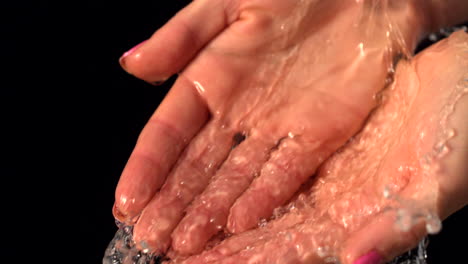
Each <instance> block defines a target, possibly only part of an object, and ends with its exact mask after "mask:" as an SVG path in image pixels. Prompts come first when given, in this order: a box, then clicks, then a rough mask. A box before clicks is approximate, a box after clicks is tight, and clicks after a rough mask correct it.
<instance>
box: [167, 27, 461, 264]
mask: <svg viewBox="0 0 468 264" xmlns="http://www.w3.org/2000/svg"><path fill="white" fill-rule="evenodd" d="M434 62H437V63H434ZM467 69H468V34H466V33H463V32H457V33H455V34H453V35H452V36H451V37H450V38H449V39H446V40H443V41H441V42H440V43H438V44H436V45H433V46H432V47H430V48H429V49H427V50H426V51H423V52H422V53H420V54H418V55H417V56H416V57H415V58H414V59H413V60H411V61H401V62H400V63H399V64H398V68H397V71H396V74H395V82H394V83H393V85H392V86H391V87H389V88H388V89H387V90H386V91H384V92H383V94H382V98H383V99H382V104H381V105H380V106H379V107H378V108H377V109H376V110H375V111H374V112H373V113H372V115H371V116H370V118H369V120H368V122H367V123H366V125H365V127H364V128H363V129H362V130H361V132H360V133H359V134H358V135H357V136H356V137H354V138H353V140H351V141H349V142H348V143H347V144H346V145H345V146H344V148H343V149H341V150H340V151H339V152H337V153H335V154H334V155H333V156H332V157H331V158H330V159H329V160H327V161H326V162H325V163H324V164H323V166H321V168H320V169H319V171H318V173H317V175H316V178H315V179H313V180H312V181H311V182H310V183H309V186H308V187H307V188H305V189H304V191H302V192H301V194H299V195H298V196H297V197H296V198H295V199H294V200H293V201H292V202H291V203H290V204H289V205H288V206H287V207H286V209H287V213H285V214H284V215H282V216H279V217H278V218H277V219H275V220H273V221H271V222H269V223H267V224H266V225H265V226H264V227H259V228H257V229H255V230H251V231H247V232H245V233H242V234H238V235H234V236H232V237H230V238H228V239H226V240H224V241H223V242H222V243H221V244H219V245H217V246H216V247H214V248H213V249H210V250H207V251H204V252H203V253H201V254H199V255H196V256H192V257H190V258H188V259H186V260H185V261H180V262H179V261H177V256H175V257H173V259H175V261H173V262H172V263H183V264H201V263H203V264H210V263H220V264H227V263H258V264H263V263H265V264H266V263H268V264H271V263H278V264H288V263H295V264H298V263H323V261H324V258H326V257H328V258H331V257H332V258H334V257H338V258H339V259H340V260H341V263H344V264H351V263H383V262H382V261H383V260H386V261H390V260H391V259H393V258H394V257H396V256H398V255H399V254H401V253H403V252H405V251H407V250H409V249H411V248H412V247H414V246H415V245H416V244H417V243H418V242H419V241H420V239H422V238H423V237H424V235H425V234H426V233H427V232H437V230H438V229H439V228H440V219H439V217H440V218H441V219H444V218H445V217H447V216H448V215H450V214H451V213H453V212H454V211H456V210H458V209H460V208H461V207H463V206H464V205H466V204H468V194H467V193H466V187H467V186H468V178H467V177H466V174H467V172H468V164H467V163H466V158H467V157H468V123H467V122H466V120H467V117H468V96H467V94H468V70H467ZM361 256H363V257H362V258H360V257H361ZM358 259H359V260H360V261H361V262H355V261H356V260H358ZM364 260H367V261H368V262H365V261H364ZM370 260H372V261H373V262H370ZM252 261H254V262H252Z"/></svg>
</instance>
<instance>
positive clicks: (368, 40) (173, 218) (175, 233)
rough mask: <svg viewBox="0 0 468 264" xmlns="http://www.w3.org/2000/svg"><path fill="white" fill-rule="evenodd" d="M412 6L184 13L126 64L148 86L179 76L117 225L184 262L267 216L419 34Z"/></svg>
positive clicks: (137, 157) (135, 162)
mask: <svg viewBox="0 0 468 264" xmlns="http://www.w3.org/2000/svg"><path fill="white" fill-rule="evenodd" d="M409 3H412V2H408V4H407V5H405V6H404V7H401V6H400V7H398V12H396V13H395V14H394V13H393V12H392V11H393V10H392V9H391V8H390V7H388V8H387V7H384V6H380V7H378V4H377V2H376V4H377V6H372V5H369V4H368V3H363V2H359V1H338V0H336V1H313V0H308V1H296V0H288V1H255V0H251V1H223V0H216V1H207V0H198V1H195V2H193V3H192V4H190V5H189V6H188V7H187V8H185V9H184V10H182V11H181V12H180V13H179V14H177V15H176V16H175V17H174V18H173V19H172V20H171V21H170V22H169V23H168V24H167V25H166V26H164V27H163V28H162V29H160V30H159V31H157V32H156V33H155V34H154V35H153V36H152V37H151V39H149V40H148V41H146V42H145V43H143V44H142V45H140V46H139V47H137V48H136V49H135V50H133V51H132V52H131V53H130V54H126V56H124V57H123V58H122V60H121V63H122V66H123V67H124V68H125V69H127V71H129V72H130V73H132V74H134V75H136V76H138V77H140V78H142V79H145V80H147V81H150V82H157V81H160V80H164V79H166V78H167V77H169V76H170V75H172V74H173V73H176V72H179V71H181V73H180V75H179V78H178V80H177V81H176V83H175V85H174V87H173V88H172V89H171V91H170V93H169V94H168V96H167V97H166V98H165V100H164V101H163V102H162V104H161V105H160V107H159V108H158V110H157V111H156V112H155V114H154V116H153V117H152V118H151V120H150V121H149V122H148V124H147V125H146V127H145V128H144V130H143V131H142V133H141V135H140V138H139V140H138V142H137V145H136V147H135V149H134V151H133V153H132V155H131V157H130V159H129V161H128V164H127V166H126V168H125V170H124V172H123V174H122V177H121V180H120V182H119V185H118V187H117V190H116V204H115V208H114V214H115V217H116V218H118V219H119V220H121V221H124V222H126V223H128V224H135V228H134V238H135V240H136V241H138V242H144V245H142V246H144V247H149V248H150V249H151V250H152V251H156V252H165V251H166V249H167V248H168V247H169V246H170V245H171V240H172V248H173V249H174V250H176V251H177V252H179V254H183V255H184V254H185V255H189V254H194V253H198V252H200V251H202V250H203V248H204V245H205V244H206V242H207V241H208V240H209V239H210V238H211V237H212V236H213V235H215V234H216V233H218V232H219V231H220V230H222V229H224V228H227V230H228V231H229V232H231V233H240V232H243V231H246V230H248V229H251V228H253V227H256V226H257V223H258V222H259V221H260V220H261V219H265V218H269V217H270V216H271V214H272V212H273V209H274V208H276V207H278V206H280V205H282V204H284V203H285V202H286V201H287V200H289V199H290V198H291V197H292V195H293V194H294V193H295V192H296V191H297V190H298V188H299V187H300V186H301V184H302V183H304V182H305V181H306V180H307V179H308V178H309V177H310V176H311V175H313V174H314V172H315V171H316V169H317V167H318V166H319V165H320V164H321V163H322V162H323V161H324V160H325V159H327V158H328V157H329V156H330V155H331V154H332V153H333V152H334V151H336V150H337V149H338V148H339V147H340V146H342V145H343V144H344V143H345V142H346V141H347V140H348V139H349V138H350V137H351V136H353V135H354V134H355V133H356V132H357V131H358V130H359V129H360V127H361V126H362V125H363V122H364V121H365V120H366V118H367V116H368V114H369V112H370V111H371V109H373V108H374V107H375V105H376V100H375V99H374V95H375V94H376V93H377V92H378V91H379V90H381V89H382V88H383V87H384V86H385V85H386V78H387V77H388V75H389V72H388V71H389V69H390V68H391V64H392V61H393V59H394V57H395V56H397V54H400V53H403V52H409V50H411V49H412V47H413V46H414V45H415V42H416V36H417V35H418V33H420V31H421V30H422V29H421V28H420V27H419V25H420V24H421V23H420V21H419V19H420V18H419V17H418V16H416V14H417V12H416V11H415V9H414V6H412V4H409ZM402 8H403V9H404V10H406V11H405V12H402V11H401V9H402ZM207 16H209V17H210V19H209V20H208V19H206V17H207ZM407 24H409V25H411V26H408V25H407ZM397 28H398V30H396V29H397Z"/></svg>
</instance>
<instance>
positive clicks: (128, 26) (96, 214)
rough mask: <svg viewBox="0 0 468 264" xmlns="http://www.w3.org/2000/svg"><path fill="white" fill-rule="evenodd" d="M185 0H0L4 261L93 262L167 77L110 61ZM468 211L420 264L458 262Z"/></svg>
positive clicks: (461, 260) (99, 255)
mask: <svg viewBox="0 0 468 264" xmlns="http://www.w3.org/2000/svg"><path fill="white" fill-rule="evenodd" d="M169 2H170V3H169ZM188 2H189V1H187V0H170V1H169V0H168V1H164V2H162V1H159V2H158V1H156V0H153V1H148V0H144V1H143V0H140V1H129V0H127V1H90V0H88V1H79V2H78V1H76V2H69V1H61V2H54V1H16V2H2V4H0V21H1V24H0V30H1V31H0V36H1V47H2V51H1V52H0V59H1V62H2V64H3V70H2V73H1V75H0V76H1V78H2V85H1V86H0V91H1V92H0V103H1V106H0V107H1V108H0V109H1V110H2V111H1V114H0V117H1V127H2V134H3V136H2V137H1V138H2V139H1V146H2V152H3V155H2V156H3V158H2V162H1V163H0V166H1V167H0V172H1V179H2V183H1V185H0V186H1V189H2V192H1V194H0V195H1V196H0V204H1V205H2V206H1V207H0V208H2V209H3V210H2V214H1V216H2V217H1V218H2V230H1V232H3V242H4V243H5V244H6V248H5V247H3V250H2V252H3V253H2V254H3V256H4V259H6V260H7V261H6V262H4V261H1V262H2V263H67V264H69V263H83V264H85V263H89V264H95V263H101V259H102V255H103V253H104V250H105V248H106V246H107V243H108V242H109V241H110V240H111V238H112V236H113V234H114V233H115V231H116V227H115V225H114V220H113V217H112V214H111V208H112V205H113V199H114V198H113V197H114V189H115V186H116V184H117V181H118V178H119V174H120V172H121V170H122V169H123V167H124V165H125V162H126V160H127V158H128V156H129V154H130V152H131V150H132V148H133V145H134V143H135V141H136V138H137V136H138V133H139V132H140V130H141V129H142V127H143V125H144V124H145V122H146V120H147V119H148V118H149V116H150V115H151V114H152V112H153V111H154V110H155V109H156V107H157V106H158V104H159V102H160V101H161V99H162V98H163V97H164V95H165V93H166V92H167V90H168V89H169V88H170V86H171V83H172V82H173V81H174V79H171V80H170V81H168V82H167V83H166V84H165V85H163V86H159V87H154V86H151V85H149V84H146V83H144V82H143V81H140V80H137V79H136V78H133V77H132V76H130V75H128V74H126V73H125V72H124V71H123V70H122V69H121V68H120V66H119V64H118V58H119V57H120V55H121V54H122V53H124V52H125V51H126V50H128V49H130V48H131V47H132V46H133V45H136V44H138V43H139V42H141V41H142V40H144V39H147V38H148V37H150V36H151V34H152V33H153V32H154V31H155V30H156V29H157V28H159V27H160V26H162V25H163V24H164V23H165V22H166V21H167V20H168V19H169V18H170V17H171V16H172V15H173V14H175V12H177V11H178V10H179V9H180V8H182V7H183V6H185V5H186V4H187V3H188ZM207 19H209V14H207ZM467 211H468V210H467V208H465V210H463V211H460V212H458V213H457V214H455V215H453V216H452V217H451V218H449V219H448V220H447V221H446V222H445V223H444V224H445V225H444V229H443V231H442V233H441V234H439V235H437V236H434V237H431V241H432V242H431V244H430V252H429V253H430V256H429V257H430V260H431V262H430V263H433V264H436V263H437V264H438V263H468V260H467V258H466V256H465V251H466V250H467V246H466V245H467V243H466V242H465V241H464V239H465V240H466V239H468V237H467V236H466V231H467V230H468V228H467V227H466V226H465V225H466V224H467V223H468V221H467V220H468V213H467ZM457 240H458V241H457ZM13 260H14V261H13Z"/></svg>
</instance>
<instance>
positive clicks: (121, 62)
mask: <svg viewBox="0 0 468 264" xmlns="http://www.w3.org/2000/svg"><path fill="white" fill-rule="evenodd" d="M145 42H146V40H144V41H142V42H141V43H140V44H138V45H136V46H135V47H133V48H131V49H130V50H128V51H127V52H125V53H124V54H123V55H122V56H121V57H120V59H119V63H120V65H121V66H122V68H124V69H126V68H125V58H126V57H127V56H128V55H130V54H132V53H133V52H134V51H135V50H136V49H137V48H138V47H140V46H141V45H143V43H145Z"/></svg>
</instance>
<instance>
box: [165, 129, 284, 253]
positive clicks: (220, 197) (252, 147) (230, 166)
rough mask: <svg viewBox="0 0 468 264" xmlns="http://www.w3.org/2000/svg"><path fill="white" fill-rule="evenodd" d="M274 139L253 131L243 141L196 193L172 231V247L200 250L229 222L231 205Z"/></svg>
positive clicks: (253, 174)
mask: <svg viewBox="0 0 468 264" xmlns="http://www.w3.org/2000/svg"><path fill="white" fill-rule="evenodd" d="M274 145H275V142H274V140H268V139H262V138H260V137H256V136H254V135H252V136H249V138H248V139H246V140H245V141H243V142H242V144H240V145H239V146H238V147H236V149H234V151H232V152H231V154H230V156H229V158H228V159H227V160H226V162H225V163H224V164H223V166H222V168H221V169H220V170H219V171H218V172H217V174H216V176H215V178H214V179H213V180H212V181H211V182H210V184H209V185H208V187H207V189H205V190H204V192H203V193H202V194H201V195H200V196H198V197H197V199H196V200H195V201H194V202H193V203H192V205H191V206H190V208H189V209H188V211H187V214H186V215H185V217H184V219H183V220H182V221H181V222H180V224H179V225H178V226H177V228H176V229H175V230H174V233H173V234H172V238H173V242H172V248H173V249H174V250H175V251H177V252H178V253H179V254H182V255H192V254H195V253H199V252H201V251H202V250H203V248H204V247H205V244H206V242H207V241H208V240H209V239H210V238H211V237H212V236H213V235H215V234H217V233H218V232H219V231H220V230H222V229H223V228H224V227H225V225H226V222H227V216H228V214H229V209H230V207H231V205H232V204H233V203H234V201H235V200H236V199H237V198H238V197H239V195H241V194H242V192H244V191H245V189H247V187H248V186H249V184H250V183H251V181H252V180H253V178H254V177H255V176H256V175H257V174H258V173H259V171H260V169H261V167H262V165H263V163H264V162H265V161H266V160H267V158H268V153H269V152H270V150H271V148H272V147H273V146H274Z"/></svg>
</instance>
